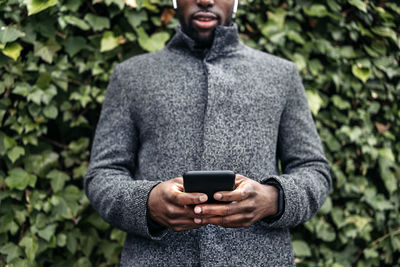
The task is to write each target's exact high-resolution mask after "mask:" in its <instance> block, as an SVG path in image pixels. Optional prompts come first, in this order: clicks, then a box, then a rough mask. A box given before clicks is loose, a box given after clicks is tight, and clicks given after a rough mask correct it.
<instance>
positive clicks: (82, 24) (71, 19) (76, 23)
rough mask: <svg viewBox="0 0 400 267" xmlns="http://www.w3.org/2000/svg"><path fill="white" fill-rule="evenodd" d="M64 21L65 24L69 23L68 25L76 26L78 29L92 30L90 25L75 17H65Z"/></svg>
mask: <svg viewBox="0 0 400 267" xmlns="http://www.w3.org/2000/svg"><path fill="white" fill-rule="evenodd" d="M63 19H64V20H65V22H67V23H68V24H71V25H74V26H76V27H78V28H80V29H81V30H84V31H87V30H89V29H90V27H89V25H88V24H87V23H86V22H85V21H84V20H83V19H80V18H77V17H74V16H68V15H67V16H64V17H63Z"/></svg>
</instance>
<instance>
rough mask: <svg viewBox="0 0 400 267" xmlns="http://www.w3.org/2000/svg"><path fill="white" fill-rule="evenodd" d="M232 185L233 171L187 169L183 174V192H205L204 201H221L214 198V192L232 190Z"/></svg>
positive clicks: (233, 179) (233, 183) (233, 184)
mask: <svg viewBox="0 0 400 267" xmlns="http://www.w3.org/2000/svg"><path fill="white" fill-rule="evenodd" d="M234 186H235V173H234V172H233V171H224V170H221V171H188V172H186V173H184V174H183V187H184V190H185V192H189V193H205V194H207V196H208V200H207V202H206V203H221V202H220V201H218V200H215V199H214V193H216V192H218V191H232V190H233V189H234Z"/></svg>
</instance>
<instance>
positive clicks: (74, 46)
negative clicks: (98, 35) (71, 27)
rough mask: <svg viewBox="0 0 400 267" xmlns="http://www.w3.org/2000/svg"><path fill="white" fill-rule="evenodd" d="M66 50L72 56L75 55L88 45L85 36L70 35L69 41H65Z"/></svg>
mask: <svg viewBox="0 0 400 267" xmlns="http://www.w3.org/2000/svg"><path fill="white" fill-rule="evenodd" d="M64 46H65V51H67V53H68V54H69V56H70V57H73V56H75V55H76V54H77V53H79V51H81V50H82V49H83V48H85V47H86V40H85V38H83V37H81V36H78V37H74V36H72V37H68V39H67V41H65V44H64Z"/></svg>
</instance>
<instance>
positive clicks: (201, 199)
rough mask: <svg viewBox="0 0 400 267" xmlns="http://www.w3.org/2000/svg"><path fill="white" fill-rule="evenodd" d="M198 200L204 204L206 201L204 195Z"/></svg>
mask: <svg viewBox="0 0 400 267" xmlns="http://www.w3.org/2000/svg"><path fill="white" fill-rule="evenodd" d="M199 199H200V201H201V202H204V201H206V200H207V197H206V196H205V195H201V196H200V197H199Z"/></svg>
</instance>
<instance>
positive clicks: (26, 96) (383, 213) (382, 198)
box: [0, 0, 400, 267]
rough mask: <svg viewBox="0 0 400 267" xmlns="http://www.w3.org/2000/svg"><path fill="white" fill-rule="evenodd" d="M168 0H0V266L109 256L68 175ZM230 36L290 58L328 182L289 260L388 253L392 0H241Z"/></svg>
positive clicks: (161, 28)
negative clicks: (112, 81)
mask: <svg viewBox="0 0 400 267" xmlns="http://www.w3.org/2000/svg"><path fill="white" fill-rule="evenodd" d="M174 13H175V12H174V10H173V9H172V8H171V3H170V2H169V1H161V0H126V1H125V2H124V0H104V1H103V0H93V1H92V0H0V51H1V53H0V96H1V99H0V156H1V157H0V266H117V265H118V259H119V254H120V252H121V248H122V245H123V240H124V238H125V235H124V233H123V232H121V231H119V230H117V229H112V228H111V227H110V226H109V225H108V224H107V223H105V222H104V221H103V220H101V219H100V217H99V216H98V215H97V214H96V213H95V212H94V211H93V210H92V209H91V208H90V204H89V202H88V199H87V198H86V197H85V195H84V192H83V190H82V189H83V188H82V179H83V177H84V175H85V172H86V170H87V167H88V161H89V151H90V145H91V139H92V137H93V134H94V130H95V126H96V122H97V120H98V116H99V112H100V108H101V103H102V101H103V99H104V93H105V88H106V86H107V83H108V79H109V76H110V74H111V73H112V70H113V68H114V66H115V64H116V63H118V62H121V61H122V60H124V59H127V58H129V57H131V56H134V55H137V54H141V53H146V52H151V51H155V50H158V49H161V48H162V47H164V45H165V43H166V42H167V41H168V40H169V39H170V38H171V36H172V35H173V34H174V29H175V28H176V26H177V25H178V21H177V19H176V17H174ZM235 20H236V22H237V23H238V25H239V30H240V37H241V40H242V41H243V42H245V43H246V44H248V45H249V46H251V47H254V48H257V49H260V50H263V51H266V52H269V53H272V54H275V55H278V56H280V57H284V58H287V59H289V60H292V61H294V62H295V63H296V65H297V67H298V70H299V72H300V74H301V76H302V78H303V82H304V85H305V87H306V90H307V96H308V99H309V104H310V108H311V110H312V113H313V115H314V118H315V120H316V125H317V128H318V131H319V133H320V135H321V138H322V141H323V144H324V148H325V152H326V155H327V157H328V159H329V161H330V163H331V166H332V174H333V179H334V185H333V191H332V193H331V194H330V197H329V198H328V200H327V202H326V204H325V205H324V206H323V208H322V209H321V211H320V212H319V213H318V215H317V216H316V217H314V218H313V219H312V220H311V221H309V222H307V223H305V224H304V225H301V226H298V227H296V228H294V229H292V238H293V240H294V242H293V246H294V250H295V254H296V262H297V264H298V266H332V267H340V266H359V267H362V266H400V214H399V210H400V188H399V187H400V79H399V78H400V68H399V60H400V49H399V48H400V37H399V29H400V26H399V25H400V3H399V2H398V1H395V0H391V1H385V0H380V1H371V0H330V1H311V0H282V1H279V0H241V1H240V6H239V11H238V14H237V17H236V19H235Z"/></svg>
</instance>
